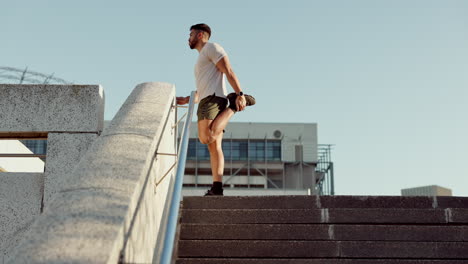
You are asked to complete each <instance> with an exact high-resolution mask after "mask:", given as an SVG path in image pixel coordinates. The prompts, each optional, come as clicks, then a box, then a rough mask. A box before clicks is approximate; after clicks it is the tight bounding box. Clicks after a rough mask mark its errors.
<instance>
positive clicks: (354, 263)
mask: <svg viewBox="0 0 468 264" xmlns="http://www.w3.org/2000/svg"><path fill="white" fill-rule="evenodd" d="M221 263H222V264H466V263H467V261H466V260H411V259H330V258H321V259H278V258H275V259H265V258H262V259H247V258H239V259H235V258H181V259H178V260H177V262H176V264H221Z"/></svg>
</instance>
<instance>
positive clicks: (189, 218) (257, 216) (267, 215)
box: [181, 208, 468, 224]
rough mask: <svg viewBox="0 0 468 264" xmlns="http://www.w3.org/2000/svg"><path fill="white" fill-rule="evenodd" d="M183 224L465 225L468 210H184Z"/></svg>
mask: <svg viewBox="0 0 468 264" xmlns="http://www.w3.org/2000/svg"><path fill="white" fill-rule="evenodd" d="M181 222H182V223H207V224H209V223H211V224H223V223H224V224H275V223H276V224H278V223H282V224H301V223H302V224H306V223H342V224H346V223H349V224H364V223H369V224H371V223H380V224H384V223H389V224H403V223H413V224H434V223H439V224H445V223H465V224H466V223H468V209H395V208H392V209H369V208H364V209H359V210H355V209H232V210H231V209H183V210H182V219H181Z"/></svg>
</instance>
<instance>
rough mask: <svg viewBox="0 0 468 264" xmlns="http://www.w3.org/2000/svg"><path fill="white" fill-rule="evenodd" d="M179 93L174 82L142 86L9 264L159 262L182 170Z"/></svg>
mask: <svg viewBox="0 0 468 264" xmlns="http://www.w3.org/2000/svg"><path fill="white" fill-rule="evenodd" d="M174 98H175V89H174V87H173V85H170V84H165V83H145V84H141V85H138V86H137V87H136V88H135V89H134V90H133V92H132V94H131V95H130V96H129V98H128V99H127V100H126V102H125V103H124V104H123V105H122V107H121V108H120V110H119V112H118V113H117V114H116V116H115V117H114V119H113V120H112V122H111V123H110V125H109V127H107V128H106V129H105V131H104V132H103V133H102V135H101V136H100V137H98V138H97V139H96V140H95V141H94V143H93V144H92V145H91V146H90V148H89V149H88V151H87V152H86V154H85V155H84V157H83V158H82V159H81V160H80V162H79V163H78V165H77V166H76V167H75V169H74V170H73V172H72V173H71V175H70V176H69V177H68V178H67V180H66V182H64V183H63V187H62V188H61V190H59V191H58V192H57V194H56V195H55V196H53V197H52V199H50V202H49V205H48V206H47V207H46V208H45V210H44V212H43V213H42V214H41V215H40V216H38V217H37V219H36V220H35V221H34V222H33V224H32V225H31V228H30V229H29V231H28V232H27V233H26V235H25V237H24V238H23V239H22V240H21V241H20V244H19V245H18V246H17V247H16V248H15V251H14V253H13V255H12V257H11V258H9V259H8V260H7V263H16V262H20V263H71V262H73V263H117V262H118V261H119V260H121V261H123V262H133V263H148V262H151V261H152V260H153V257H154V255H153V252H154V248H155V245H156V240H157V234H158V232H159V222H160V221H161V216H162V212H163V210H164V207H165V203H166V197H167V193H168V191H169V189H170V188H169V186H170V183H171V180H172V177H173V173H174V170H173V169H172V168H173V167H172V166H173V165H174V162H175V157H174V156H173V154H174V153H175V138H176V135H175V130H174V129H173V125H174V123H175V117H174V112H175V110H174V108H173V103H174ZM168 154H169V155H168ZM164 175H166V176H165V177H163V176H164Z"/></svg>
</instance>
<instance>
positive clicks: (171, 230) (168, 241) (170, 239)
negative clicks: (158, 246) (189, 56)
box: [159, 91, 195, 264]
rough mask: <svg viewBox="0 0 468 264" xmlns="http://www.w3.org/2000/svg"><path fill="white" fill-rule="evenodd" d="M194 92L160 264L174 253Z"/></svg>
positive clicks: (169, 258) (181, 138)
mask: <svg viewBox="0 0 468 264" xmlns="http://www.w3.org/2000/svg"><path fill="white" fill-rule="evenodd" d="M194 100H195V91H193V92H192V93H191V94H190V101H189V107H188V111H187V118H186V120H185V124H184V128H183V130H182V134H181V137H180V145H179V152H178V160H177V170H176V176H175V181H174V190H173V192H172V196H171V200H170V207H169V215H168V218H167V219H168V221H167V227H166V233H165V236H164V244H163V250H162V254H161V258H160V261H159V263H160V264H170V263H171V261H172V254H173V251H174V241H175V235H176V229H177V222H178V221H177V220H178V217H179V206H180V200H181V196H182V185H183V180H184V172H185V161H186V158H187V148H188V142H189V133H190V124H191V123H192V115H193V108H194Z"/></svg>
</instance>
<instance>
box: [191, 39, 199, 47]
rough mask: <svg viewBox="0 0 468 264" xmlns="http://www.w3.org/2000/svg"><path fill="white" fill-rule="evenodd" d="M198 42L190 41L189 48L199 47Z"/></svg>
mask: <svg viewBox="0 0 468 264" xmlns="http://www.w3.org/2000/svg"><path fill="white" fill-rule="evenodd" d="M197 43H198V40H194V41H190V42H189V46H190V48H191V49H194V48H195V46H197Z"/></svg>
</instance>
